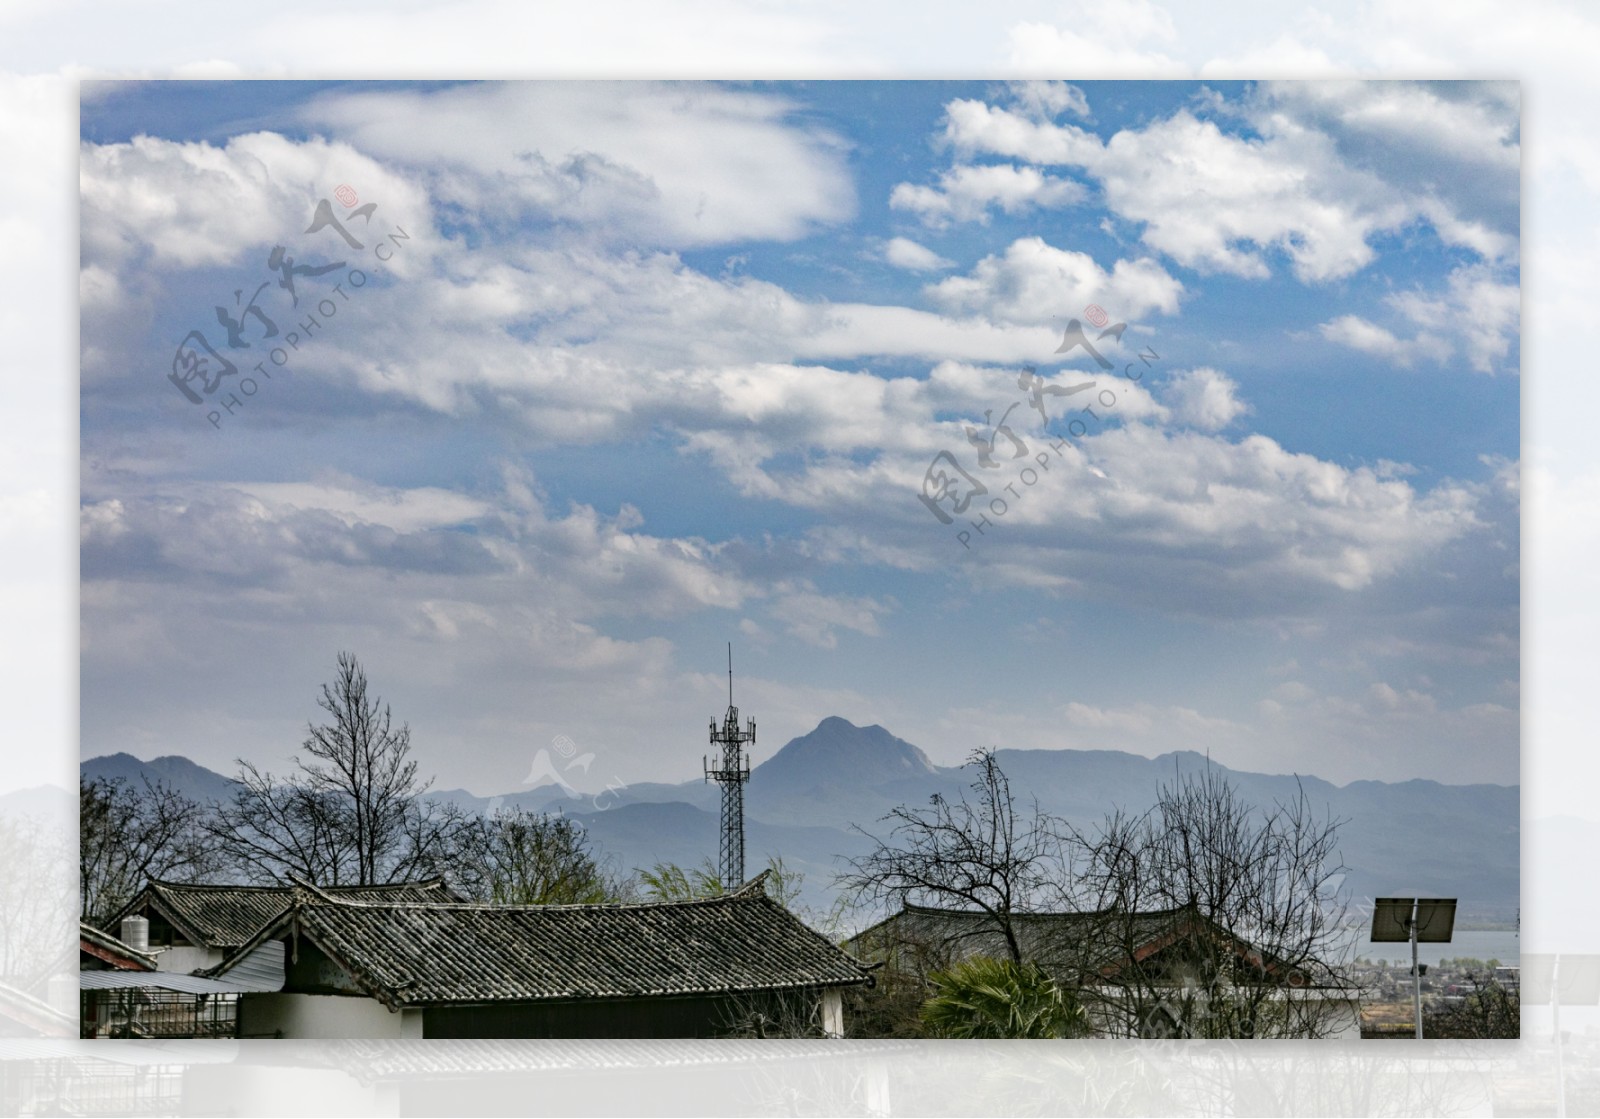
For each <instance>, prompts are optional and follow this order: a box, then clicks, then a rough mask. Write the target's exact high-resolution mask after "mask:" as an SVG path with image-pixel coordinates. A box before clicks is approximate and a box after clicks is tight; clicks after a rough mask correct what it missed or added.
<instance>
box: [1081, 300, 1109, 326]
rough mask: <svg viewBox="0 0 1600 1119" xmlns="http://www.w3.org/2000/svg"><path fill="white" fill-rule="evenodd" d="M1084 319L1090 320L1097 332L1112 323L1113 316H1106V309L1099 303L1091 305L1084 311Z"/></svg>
mask: <svg viewBox="0 0 1600 1119" xmlns="http://www.w3.org/2000/svg"><path fill="white" fill-rule="evenodd" d="M1083 317H1084V318H1086V319H1088V320H1089V323H1090V325H1091V326H1093V327H1094V328H1095V329H1096V330H1098V329H1099V328H1100V327H1102V326H1105V325H1106V323H1108V322H1110V321H1111V316H1110V315H1108V314H1106V309H1105V308H1104V307H1102V306H1100V304H1098V303H1091V304H1089V305H1088V306H1087V307H1085V308H1084V309H1083Z"/></svg>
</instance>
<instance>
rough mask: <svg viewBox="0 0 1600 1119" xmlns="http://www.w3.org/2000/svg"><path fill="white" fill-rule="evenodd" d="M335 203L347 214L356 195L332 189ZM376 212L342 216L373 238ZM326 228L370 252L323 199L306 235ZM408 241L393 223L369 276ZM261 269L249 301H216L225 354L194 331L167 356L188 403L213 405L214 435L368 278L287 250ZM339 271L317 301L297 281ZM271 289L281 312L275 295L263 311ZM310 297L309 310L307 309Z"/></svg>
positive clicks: (369, 207)
mask: <svg viewBox="0 0 1600 1119" xmlns="http://www.w3.org/2000/svg"><path fill="white" fill-rule="evenodd" d="M334 197H336V198H338V200H339V201H340V203H341V204H343V205H344V206H345V207H346V208H347V209H349V208H350V207H355V206H356V202H357V201H358V199H357V196H356V192H355V190H354V189H353V188H351V187H350V186H349V185H347V184H341V185H340V186H339V187H338V189H336V190H335V191H334ZM377 209H378V204H377V203H376V202H368V203H366V204H364V205H362V206H359V207H356V208H355V209H352V210H351V211H350V213H349V214H347V215H345V217H346V218H347V219H350V220H352V221H353V219H355V218H360V219H361V220H362V227H361V231H362V234H363V236H370V235H371V234H370V232H369V229H370V227H371V225H372V216H373V214H374V213H376V212H377ZM323 230H328V231H330V232H331V233H333V234H335V235H337V236H338V237H339V238H340V240H342V241H343V242H344V244H345V245H346V247H347V248H349V249H351V250H352V251H355V252H361V251H364V250H366V248H367V244H366V242H364V241H362V240H360V239H359V238H357V237H356V236H355V235H354V234H353V233H351V231H350V229H349V228H348V227H347V226H346V224H345V222H344V221H341V220H340V219H339V217H338V216H337V215H335V214H334V211H333V205H332V203H330V202H329V201H328V200H327V199H326V198H323V199H319V200H318V202H317V206H316V209H315V210H314V211H313V212H312V215H311V224H310V225H309V226H307V228H306V230H305V235H306V236H310V235H313V234H316V233H320V232H322V231H323ZM410 239H411V235H410V234H409V233H407V232H406V231H405V230H404V229H403V228H402V227H400V226H398V225H397V226H395V227H394V228H393V229H392V230H391V231H390V232H388V233H387V234H384V235H381V236H380V237H379V238H378V239H377V240H376V241H374V243H373V246H372V250H371V252H372V256H373V257H374V258H375V259H376V260H378V261H379V262H380V263H379V264H378V265H374V266H372V267H373V271H375V272H376V271H382V264H383V263H384V262H387V261H389V260H392V259H393V258H394V255H395V253H396V252H397V251H398V250H399V249H401V248H403V247H404V245H403V242H406V241H409V240H410ZM266 271H267V272H268V273H269V275H270V276H271V277H273V278H272V279H267V280H263V281H262V282H261V283H260V284H259V285H257V287H256V288H255V290H254V291H253V292H251V294H250V297H249V299H246V298H245V291H246V288H244V287H241V288H238V289H237V290H235V291H234V293H233V302H232V304H231V305H228V304H221V303H219V304H216V305H215V306H214V307H213V311H214V313H215V318H216V322H217V328H220V337H221V338H222V339H223V348H222V349H219V348H218V347H217V346H216V345H214V344H213V342H212V337H213V336H216V335H208V334H207V333H206V331H205V330H202V329H200V328H198V327H197V328H195V329H194V330H191V331H189V333H188V334H186V335H184V337H183V340H182V341H181V342H179V343H178V348H177V350H176V352H175V353H174V354H173V357H172V369H171V371H170V372H169V373H168V374H167V380H169V381H171V382H172V385H173V387H174V388H176V389H177V390H178V392H179V393H181V394H182V395H183V398H184V399H185V400H187V401H188V402H189V403H190V404H193V405H195V406H197V407H202V408H203V407H206V406H207V405H213V406H214V407H211V408H210V409H209V410H208V411H207V412H206V421H207V422H208V423H210V424H211V426H212V427H214V428H216V429H218V430H221V428H222V424H223V419H224V415H225V414H226V415H227V416H232V415H234V414H235V413H236V412H237V411H238V410H239V409H241V408H243V407H244V405H245V401H247V400H248V399H250V398H251V397H254V396H255V395H256V394H257V393H259V392H260V391H261V381H262V380H266V381H270V380H272V369H273V368H274V367H275V368H278V369H282V368H284V367H286V366H287V365H288V364H289V362H290V360H291V354H296V353H299V351H300V349H301V347H302V346H305V345H309V344H310V343H311V342H312V341H314V340H315V338H316V336H317V333H318V332H319V331H322V330H324V329H326V327H327V324H328V322H329V320H331V319H333V318H334V316H336V315H337V314H338V313H339V310H340V308H341V307H342V306H343V305H344V304H346V303H348V302H350V297H351V293H352V292H354V291H358V290H360V289H361V288H364V287H366V286H367V281H368V275H367V273H366V272H365V271H363V270H362V269H360V268H355V267H351V266H350V262H349V261H348V260H340V261H335V262H333V263H329V264H323V263H299V262H298V261H297V260H296V258H295V257H294V256H293V255H291V254H290V251H289V248H288V246H285V245H274V246H273V247H272V251H271V252H269V253H268V254H267V260H266ZM339 272H343V274H344V275H343V278H342V279H336V280H334V281H332V287H331V288H327V287H323V288H322V289H321V291H322V292H325V293H326V294H325V295H321V293H320V292H319V296H320V297H318V296H312V295H310V294H308V293H306V292H304V291H303V287H302V285H301V284H300V283H298V282H297V281H311V280H320V279H321V278H322V277H325V276H329V275H331V274H334V273H339ZM324 283H325V284H326V283H327V281H324ZM273 287H276V288H277V289H278V290H279V291H281V292H284V293H287V295H288V299H289V305H288V307H287V309H283V308H282V307H281V301H282V296H278V297H276V298H277V301H278V305H273V304H270V303H269V304H267V305H265V306H264V305H263V301H262V293H263V292H266V291H268V289H269V288H273ZM302 294H305V295H306V302H307V304H308V306H307V307H306V308H304V309H302V308H301V306H300V299H301V296H302ZM335 297H337V298H335ZM313 299H315V306H314V307H312V306H309V304H311V303H312V301H313ZM284 314H288V316H289V318H288V322H289V325H290V326H291V327H292V329H288V330H284V329H281V328H280V327H279V325H278V323H279V319H278V317H277V316H282V315H284ZM208 329H209V328H208ZM279 339H281V341H280V342H279V343H278V344H276V345H274V344H272V343H273V342H274V341H275V340H279ZM258 345H259V346H265V347H266V350H267V356H266V358H265V359H263V360H261V361H258V362H256V363H255V364H254V366H250V365H249V364H248V362H249V358H248V357H246V356H245V355H243V354H242V353H240V351H243V350H253V349H255V347H256V346H258ZM236 360H237V361H238V362H239V363H241V364H244V365H245V369H244V370H243V371H241V369H240V365H239V364H235V361H236ZM251 374H255V375H256V376H252V375H251ZM257 377H259V378H260V380H258V379H257ZM229 378H232V379H231V380H230V379H229ZM241 398H243V399H241Z"/></svg>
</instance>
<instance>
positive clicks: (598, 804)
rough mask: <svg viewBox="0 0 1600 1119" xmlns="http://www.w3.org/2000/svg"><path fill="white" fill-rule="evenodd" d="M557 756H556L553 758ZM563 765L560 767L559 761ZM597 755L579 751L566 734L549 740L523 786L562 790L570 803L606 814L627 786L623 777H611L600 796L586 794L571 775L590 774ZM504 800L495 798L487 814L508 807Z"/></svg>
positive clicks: (534, 760) (598, 794)
mask: <svg viewBox="0 0 1600 1119" xmlns="http://www.w3.org/2000/svg"><path fill="white" fill-rule="evenodd" d="M552 755H554V756H552ZM558 757H559V758H560V759H561V760H562V762H563V763H564V764H561V765H557V764H556V758H558ZM595 757H596V755H595V752H594V751H593V750H580V749H579V747H578V744H577V743H576V742H574V741H573V740H572V739H571V738H570V737H569V736H567V735H565V734H558V735H556V736H555V737H554V738H552V739H551V740H550V745H549V746H541V747H539V749H538V750H537V751H536V752H535V753H534V755H533V762H532V764H531V765H530V766H529V769H528V775H527V776H526V777H524V778H523V779H522V783H523V784H524V785H526V786H528V788H529V791H532V790H534V789H538V788H541V787H543V786H545V785H553V786H555V787H556V788H559V789H560V790H561V792H562V794H563V795H564V796H566V797H568V798H569V799H571V800H576V801H582V802H584V804H585V806H587V807H589V808H592V809H593V810H594V811H596V812H604V811H605V810H606V809H608V808H611V807H613V806H614V805H615V804H616V803H617V800H618V798H619V796H620V794H621V793H622V792H624V791H625V790H626V789H627V787H628V784H627V782H625V781H623V780H622V778H621V777H618V776H616V775H615V774H613V775H612V777H611V779H610V780H609V781H607V782H606V784H605V787H604V788H602V789H601V790H600V791H599V792H598V793H593V794H590V793H585V792H583V791H582V790H580V789H579V788H578V787H577V786H576V785H574V784H573V783H572V782H571V781H570V780H569V779H568V776H567V775H568V774H571V773H572V772H573V771H574V770H576V771H579V772H581V773H583V774H584V775H585V776H587V775H588V773H589V767H590V766H592V765H593V764H594V760H595ZM505 799H506V798H505V797H503V796H498V797H494V798H493V799H491V800H490V801H489V808H488V814H489V815H491V816H492V815H493V814H494V813H495V812H496V811H497V810H498V809H499V808H500V806H501V805H503V804H504V803H505Z"/></svg>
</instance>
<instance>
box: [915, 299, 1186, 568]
mask: <svg viewBox="0 0 1600 1119" xmlns="http://www.w3.org/2000/svg"><path fill="white" fill-rule="evenodd" d="M1083 317H1084V318H1085V319H1087V320H1088V321H1089V323H1090V324H1091V326H1093V327H1095V328H1096V329H1097V331H1098V332H1097V333H1096V334H1095V336H1094V337H1093V338H1092V339H1091V338H1090V337H1089V334H1088V332H1086V331H1085V330H1084V327H1083V323H1082V322H1081V321H1080V320H1078V319H1075V318H1074V319H1068V320H1067V325H1066V329H1065V330H1064V331H1063V333H1062V338H1061V344H1060V345H1059V346H1057V347H1056V350H1055V352H1056V353H1057V354H1070V353H1072V352H1073V351H1075V350H1079V349H1081V350H1083V351H1084V353H1085V354H1087V355H1088V356H1089V357H1090V358H1092V359H1093V360H1094V362H1095V364H1096V365H1098V366H1099V367H1100V369H1102V370H1103V371H1105V372H1108V373H1109V372H1112V371H1114V370H1116V366H1115V365H1114V364H1113V363H1112V361H1111V360H1110V359H1109V358H1107V357H1106V356H1105V354H1103V353H1101V352H1100V348H1099V347H1100V345H1101V344H1104V343H1105V342H1106V341H1107V340H1110V341H1112V342H1121V340H1122V335H1123V332H1124V331H1126V330H1127V328H1128V324H1127V323H1125V322H1119V323H1116V324H1115V325H1109V326H1108V325H1107V324H1108V323H1110V322H1111V316H1110V315H1108V314H1106V311H1105V309H1104V308H1103V307H1101V306H1100V305H1099V304H1098V303H1091V304H1090V305H1089V306H1088V307H1086V308H1084V311H1083ZM1136 356H1137V357H1138V359H1139V360H1138V362H1137V363H1136V362H1128V363H1127V364H1126V365H1125V366H1124V367H1123V368H1122V370H1120V372H1119V373H1118V375H1120V376H1122V377H1125V378H1126V379H1128V380H1129V381H1134V382H1137V381H1139V380H1140V379H1142V378H1143V377H1144V369H1145V368H1146V367H1148V366H1149V365H1151V364H1152V362H1154V361H1157V360H1160V358H1161V355H1160V354H1158V353H1156V352H1155V350H1154V349H1152V348H1150V347H1148V346H1146V347H1145V348H1144V349H1143V350H1142V351H1140V352H1139V353H1138V354H1137V355H1136ZM1017 388H1018V389H1020V390H1021V391H1022V393H1023V394H1024V395H1023V397H1022V399H1020V400H1018V401H1016V402H1014V403H1012V404H1011V405H1010V406H1009V407H1008V408H1006V409H1005V410H1004V411H1002V412H1000V414H999V419H998V420H997V419H995V418H994V416H995V409H993V408H990V409H986V410H985V411H984V413H983V420H984V427H983V428H981V429H980V428H978V427H976V426H974V425H972V424H963V425H962V426H963V430H964V431H965V432H966V436H967V443H968V444H969V445H970V446H971V447H972V448H973V450H974V451H976V452H977V462H976V466H975V467H974V469H973V470H968V469H967V468H966V467H965V466H963V465H962V464H961V462H960V460H958V459H957V458H956V455H955V452H953V451H948V450H946V451H940V452H939V453H938V454H936V455H934V456H933V462H932V463H931V464H930V465H929V466H928V469H927V471H926V472H925V473H924V474H923V478H922V490H921V492H920V493H918V494H917V500H918V501H920V502H922V505H923V507H924V508H926V509H927V510H928V511H929V512H930V513H932V514H933V515H934V517H935V518H937V519H938V521H939V523H940V524H943V525H954V524H955V523H956V521H957V519H964V520H966V521H967V524H968V525H969V526H970V527H968V528H958V529H957V530H956V532H955V539H956V540H957V541H958V542H959V543H960V544H961V546H962V547H963V548H965V549H967V550H969V551H970V550H971V548H972V544H973V534H974V533H976V534H977V535H978V536H984V535H985V533H986V532H987V531H988V530H989V529H991V528H993V527H995V522H994V521H991V520H990V519H989V517H990V515H993V516H994V517H995V518H996V519H997V520H998V519H999V518H1001V517H1004V516H1005V515H1006V514H1007V513H1008V512H1010V510H1011V509H1012V508H1013V507H1014V506H1015V505H1016V504H1017V502H1018V501H1020V500H1021V499H1022V498H1023V497H1024V496H1025V494H1026V492H1027V491H1028V490H1029V489H1031V488H1032V487H1033V486H1035V485H1037V484H1038V483H1039V480H1040V479H1041V478H1042V477H1043V476H1044V475H1045V474H1046V473H1048V472H1049V470H1050V466H1051V464H1052V463H1053V462H1054V461H1055V459H1060V458H1063V457H1064V452H1063V448H1065V447H1067V446H1068V445H1069V444H1070V443H1071V440H1072V439H1075V438H1081V437H1083V436H1085V435H1087V434H1089V432H1090V430H1091V428H1090V424H1095V425H1099V424H1101V423H1103V422H1104V417H1103V415H1102V413H1103V412H1105V411H1109V410H1110V409H1112V408H1114V407H1116V405H1117V400H1118V393H1117V391H1116V390H1115V389H1114V388H1111V387H1109V386H1102V384H1101V381H1100V380H1099V379H1095V380H1086V381H1079V382H1077V383H1075V384H1067V385H1056V384H1050V383H1049V382H1048V381H1046V380H1045V378H1044V377H1042V376H1040V375H1039V371H1038V369H1037V367H1035V366H1032V365H1028V366H1024V367H1023V369H1022V371H1021V372H1020V373H1019V374H1017ZM1086 392H1093V393H1094V395H1093V396H1091V397H1087V398H1085V399H1086V401H1087V402H1086V403H1081V404H1078V402H1074V403H1075V404H1076V405H1077V406H1076V407H1072V408H1069V409H1068V410H1067V411H1065V412H1063V413H1062V416H1061V417H1060V418H1064V419H1066V420H1067V423H1066V429H1067V435H1066V437H1064V438H1060V437H1052V436H1051V435H1050V432H1049V428H1050V423H1051V418H1050V414H1049V412H1048V410H1047V408H1046V400H1047V399H1048V398H1054V397H1076V396H1078V395H1079V394H1080V393H1086ZM1024 406H1026V408H1028V409H1031V410H1032V411H1034V412H1037V413H1038V415H1039V428H1040V433H1041V434H1042V437H1043V443H1044V445H1045V447H1046V448H1048V449H1044V450H1039V449H1036V447H1033V446H1029V444H1028V441H1027V440H1026V439H1024V438H1023V436H1022V435H1020V434H1018V432H1017V430H1016V427H1014V426H1013V422H1012V418H1011V417H1012V413H1013V412H1015V411H1016V410H1017V409H1018V408H1022V407H1024ZM1097 407H1098V408H1099V409H1100V411H1096V408H1097ZM1022 415H1024V416H1025V415H1026V412H1024V413H1022ZM1027 434H1029V435H1030V436H1032V433H1031V432H1027ZM997 451H998V455H997ZM1052 452H1054V456H1055V457H1054V458H1052V457H1051V453H1052ZM1019 463H1020V464H1021V465H1017V464H1019ZM985 472H992V473H985ZM1096 473H1098V471H1096ZM1019 486H1020V487H1021V488H1020V489H1019V488H1018V487H1019ZM1005 494H1009V495H1010V499H1009V500H1008V499H1007V498H1006V497H1005V496H1004V495H1005ZM979 498H988V500H987V501H986V502H980V503H979V506H978V508H977V509H976V510H973V508H972V506H973V503H974V501H976V500H977V499H979ZM985 508H986V509H987V512H985V511H984V510H985ZM973 511H976V512H977V514H978V518H977V519H976V520H972V519H971V518H970V516H969V514H970V512H973Z"/></svg>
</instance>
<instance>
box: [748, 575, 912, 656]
mask: <svg viewBox="0 0 1600 1119" xmlns="http://www.w3.org/2000/svg"><path fill="white" fill-rule="evenodd" d="M888 610H889V606H888V605H887V604H885V603H882V602H878V601H876V600H874V599H871V598H864V597H853V596H850V595H835V596H830V595H822V594H817V593H816V592H814V591H808V590H797V591H794V592H791V593H787V594H783V595H780V596H779V597H778V598H777V599H776V600H775V601H774V602H773V603H772V604H771V605H770V606H769V607H768V608H767V613H768V614H770V615H771V616H772V617H773V618H774V619H776V620H777V621H778V622H780V623H782V624H783V626H784V628H785V629H786V630H787V631H788V632H789V633H790V634H791V635H792V636H794V637H797V638H799V639H800V640H801V641H804V642H806V643H807V644H808V645H815V646H817V647H818V648H820V649H834V648H837V647H838V645H839V638H838V634H837V633H836V632H835V631H836V630H840V629H847V630H851V631H853V632H855V633H860V634H863V635H865V636H867V637H877V636H878V635H879V633H880V630H879V628H878V618H879V616H880V615H882V614H884V613H886V612H887V611H888Z"/></svg>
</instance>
